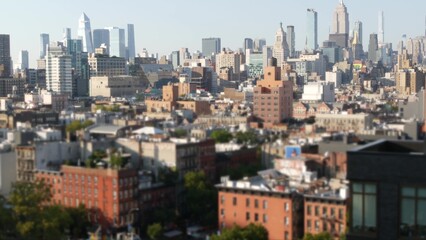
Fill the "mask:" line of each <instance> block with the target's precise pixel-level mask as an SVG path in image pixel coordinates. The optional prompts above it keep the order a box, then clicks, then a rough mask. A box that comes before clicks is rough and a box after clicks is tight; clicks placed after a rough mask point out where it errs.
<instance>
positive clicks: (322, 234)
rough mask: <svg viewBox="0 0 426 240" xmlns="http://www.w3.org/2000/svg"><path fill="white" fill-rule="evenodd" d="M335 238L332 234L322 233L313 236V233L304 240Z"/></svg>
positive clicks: (330, 239) (328, 239) (329, 239)
mask: <svg viewBox="0 0 426 240" xmlns="http://www.w3.org/2000/svg"><path fill="white" fill-rule="evenodd" d="M332 239H333V237H332V236H331V235H330V233H328V232H321V233H318V234H315V235H313V234H311V233H307V234H306V235H305V236H304V237H303V240H332Z"/></svg>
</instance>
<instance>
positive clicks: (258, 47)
mask: <svg viewBox="0 0 426 240" xmlns="http://www.w3.org/2000/svg"><path fill="white" fill-rule="evenodd" d="M265 45H266V40H265V39H263V38H261V39H259V38H256V39H254V49H255V50H256V51H258V52H261V51H262V49H263V46H265Z"/></svg>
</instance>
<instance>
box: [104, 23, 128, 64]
mask: <svg viewBox="0 0 426 240" xmlns="http://www.w3.org/2000/svg"><path fill="white" fill-rule="evenodd" d="M107 29H108V30H109V44H110V48H109V55H110V56H111V57H112V56H116V57H122V58H125V57H126V43H125V41H126V36H125V32H124V29H121V28H118V27H110V28H107Z"/></svg>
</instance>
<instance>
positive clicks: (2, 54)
mask: <svg viewBox="0 0 426 240" xmlns="http://www.w3.org/2000/svg"><path fill="white" fill-rule="evenodd" d="M10 62H11V58H10V36H9V35H7V34H0V77H10V75H11V72H10V69H11V66H10V65H11V63H10Z"/></svg>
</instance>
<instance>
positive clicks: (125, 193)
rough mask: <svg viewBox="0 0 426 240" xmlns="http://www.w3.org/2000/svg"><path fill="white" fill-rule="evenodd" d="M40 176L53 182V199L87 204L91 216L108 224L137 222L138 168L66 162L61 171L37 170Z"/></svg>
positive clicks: (64, 204)
mask: <svg viewBox="0 0 426 240" xmlns="http://www.w3.org/2000/svg"><path fill="white" fill-rule="evenodd" d="M35 177H36V179H37V180H43V181H45V182H47V183H48V184H50V185H51V186H52V194H53V198H52V202H53V203H57V204H61V205H63V206H66V207H78V206H79V205H81V204H83V205H84V206H86V208H88V209H89V219H90V220H91V222H93V223H98V224H100V225H101V226H103V227H105V228H110V227H123V226H127V225H128V224H129V223H133V221H134V214H135V211H138V207H139V206H138V199H137V197H138V192H139V190H138V182H139V181H138V175H137V171H136V170H134V169H120V170H116V169H111V168H108V169H99V168H97V169H91V168H84V167H74V166H62V168H61V171H58V172H53V171H37V172H36V174H35Z"/></svg>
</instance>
